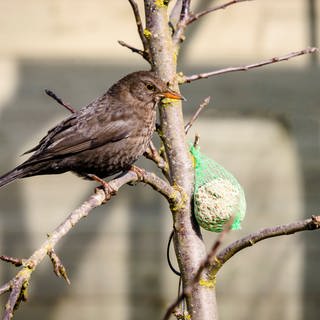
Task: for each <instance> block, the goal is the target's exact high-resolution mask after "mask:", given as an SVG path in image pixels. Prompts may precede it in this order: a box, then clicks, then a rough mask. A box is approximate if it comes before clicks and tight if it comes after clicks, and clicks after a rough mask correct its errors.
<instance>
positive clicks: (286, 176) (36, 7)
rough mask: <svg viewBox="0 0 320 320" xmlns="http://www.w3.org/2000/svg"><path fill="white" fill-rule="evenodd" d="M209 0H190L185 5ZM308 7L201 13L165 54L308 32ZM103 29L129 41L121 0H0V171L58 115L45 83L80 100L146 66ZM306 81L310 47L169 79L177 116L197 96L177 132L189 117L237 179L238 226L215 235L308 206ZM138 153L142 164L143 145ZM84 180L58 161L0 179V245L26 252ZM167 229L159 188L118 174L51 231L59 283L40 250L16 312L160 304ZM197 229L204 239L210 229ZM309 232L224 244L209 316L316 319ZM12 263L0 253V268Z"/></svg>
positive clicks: (319, 178)
mask: <svg viewBox="0 0 320 320" xmlns="http://www.w3.org/2000/svg"><path fill="white" fill-rule="evenodd" d="M219 3H222V2H221V1H205V0H197V1H196V0H194V1H193V5H194V8H196V9H197V10H198V9H199V8H204V7H206V6H210V5H215V4H219ZM139 4H140V5H142V1H139ZM141 8H142V6H141ZM196 9H195V10H196ZM319 14H320V4H319V1H316V0H282V1H277V0H260V1H252V2H244V3H241V4H238V5H234V6H232V7H230V8H228V9H226V10H222V11H219V12H216V13H214V14H211V15H208V16H207V17H205V18H203V19H202V20H201V21H199V23H197V24H195V25H194V27H193V28H191V29H190V30H189V32H188V41H187V42H186V43H185V44H184V45H183V51H182V56H181V60H180V64H179V70H182V71H184V72H185V73H186V74H191V73H194V72H204V71H208V70H214V69H218V68H220V67H227V66H233V65H241V64H245V63H251V62H256V61H260V60H263V59H266V58H270V57H273V56H277V55H281V54H286V53H288V52H290V51H295V50H299V49H302V48H304V47H307V46H309V45H316V44H317V43H319V24H317V18H318V17H319ZM117 40H124V41H127V42H129V43H130V44H132V45H137V46H138V47H140V43H139V39H138V36H137V33H136V27H135V24H134V19H133V16H132V12H131V8H130V6H129V4H128V3H127V1H103V0H92V1H76V0H68V1H63V0H29V1H22V0H11V1H1V2H0V150H1V152H0V168H1V172H5V171H7V170H9V169H11V168H12V167H13V166H15V165H16V164H18V163H20V162H21V161H23V160H24V159H25V158H24V157H19V155H20V154H22V153H23V152H24V151H25V150H27V149H30V148H31V147H32V146H34V145H35V144H36V143H37V142H38V141H39V140H40V138H41V137H42V136H43V135H44V134H45V133H46V131H47V130H48V129H49V128H50V127H52V126H53V125H55V124H56V123H57V122H58V121H60V120H61V119H63V118H64V117H65V116H66V115H67V112H66V110H64V109H63V108H61V107H60V106H58V105H57V104H56V103H55V102H54V101H53V100H51V99H50V98H48V97H47V96H46V95H45V94H44V89H45V88H50V89H52V90H53V91H55V92H56V93H57V94H58V95H59V96H61V97H62V98H63V99H64V100H65V101H67V102H69V103H70V104H72V105H73V106H74V107H81V106H83V105H86V104H87V103H89V102H90V101H91V100H92V99H93V98H95V97H96V96H98V95H99V94H101V93H102V92H103V91H104V90H105V88H107V87H109V86H110V85H111V84H112V83H113V82H115V81H116V80H118V79H119V78H120V77H122V76H123V75H125V74H127V73H129V72H131V71H134V70H137V69H145V68H147V65H146V64H145V63H144V62H143V61H142V60H141V59H140V57H139V56H137V55H134V54H132V53H131V52H129V51H128V50H126V49H125V48H122V47H120V46H119V45H118V44H117ZM319 84H320V73H319V63H318V58H317V57H316V56H313V57H311V56H303V57H300V58H297V59H294V60H291V61H289V62H284V63H281V64H277V65H271V66H269V67H264V68H261V69H257V70H253V71H250V72H246V73H234V74H228V75H224V76H220V77H217V78H211V79H208V80H201V81H198V82H196V83H192V84H189V85H184V86H183V87H182V88H181V90H182V92H183V94H184V96H186V97H187V98H188V101H187V102H186V103H185V106H184V110H185V115H186V121H187V120H188V119H189V118H190V116H191V114H192V113H193V112H194V110H195V109H196V107H197V105H198V104H199V103H200V102H201V100H202V99H203V98H205V97H206V96H208V95H211V96H212V103H211V104H210V106H209V107H208V108H207V110H206V111H205V112H204V113H203V114H202V117H201V118H200V119H199V120H198V121H197V123H196V124H195V126H194V128H193V129H192V132H191V133H190V140H192V139H193V135H194V133H195V132H198V133H199V134H200V136H201V150H202V151H203V152H204V153H206V154H207V155H208V156H210V157H212V158H213V159H215V160H216V161H218V162H220V163H221V164H222V165H223V166H224V167H226V168H227V169H229V170H230V171H231V172H233V173H234V174H235V175H236V177H237V178H238V180H239V181H240V182H241V184H242V185H243V187H244V189H245V192H246V197H247V204H248V210H247V217H246V220H245V221H244V223H243V226H242V230H241V231H236V232H232V233H231V234H229V235H228V236H227V239H226V240H225V243H224V245H226V244H227V243H229V242H231V241H232V240H234V239H237V238H239V237H241V236H242V235H246V234H248V233H250V232H253V231H256V230H258V229H259V228H262V227H267V226H272V225H276V224H281V223H288V222H291V221H294V220H297V219H303V218H305V217H310V216H311V215H312V214H319V208H320V199H319V191H320V164H319V155H320V143H319V139H320V131H319V119H320V118H319V105H320V94H319V89H320V85H319ZM139 164H140V165H141V166H144V167H147V168H149V169H150V170H153V169H154V167H153V165H152V164H151V163H150V162H148V161H147V160H143V161H140V163H139ZM94 187H95V184H94V183H92V182H88V181H84V180H81V179H79V178H78V177H75V176H73V175H72V174H64V175H57V176H49V177H48V176H42V177H34V178H31V179H25V180H21V181H17V182H14V183H12V184H11V185H9V186H7V187H5V188H3V189H1V190H0V253H1V254H7V255H11V256H18V257H28V256H29V255H30V254H31V253H32V252H33V251H34V250H35V249H36V248H37V247H39V246H40V244H41V243H42V242H43V241H44V240H45V238H46V234H47V233H50V231H52V230H53V229H54V228H55V227H56V226H57V225H58V224H59V223H60V222H61V221H62V220H63V219H64V218H65V217H66V215H67V214H68V213H69V212H70V211H71V210H72V209H74V208H76V207H77V206H78V205H79V204H80V203H81V202H82V201H84V200H85V199H86V198H87V197H88V195H90V194H91V193H92V191H93V189H94ZM170 231H171V217H170V212H169V210H168V206H167V204H166V202H165V201H164V200H163V199H161V197H160V196H158V195H157V194H155V193H154V192H153V191H152V190H150V188H149V187H147V186H142V185H138V186H136V187H129V186H126V187H124V188H123V189H122V190H121V191H120V192H119V194H118V196H117V197H116V198H114V199H112V201H111V202H109V203H108V204H107V205H105V206H102V207H100V208H99V209H97V210H95V212H94V213H93V214H92V215H91V216H90V217H89V218H88V219H85V220H83V221H82V222H81V223H80V224H79V225H78V226H76V227H75V228H74V229H73V230H72V232H70V233H69V234H68V235H67V236H66V237H65V239H64V240H63V241H61V242H60V244H59V246H58V248H57V253H58V254H59V256H60V257H61V259H62V260H63V262H64V264H65V266H66V267H67V270H68V272H69V277H70V280H71V286H68V285H66V284H65V283H64V282H63V281H62V280H60V279H57V278H56V276H55V275H54V274H53V272H52V267H51V265H50V262H49V261H48V260H49V259H46V261H45V262H44V263H42V264H41V265H40V267H39V269H38V270H37V271H36V272H35V273H34V275H33V277H32V281H31V285H30V294H29V296H30V299H29V302H28V303H27V304H23V306H22V307H21V309H20V310H19V311H18V312H17V314H16V319H48V320H55V319H78V320H83V319H119V320H138V319H139V320H140V319H160V318H161V317H162V316H163V313H164V310H165V309H166V307H167V306H168V305H169V303H171V302H172V301H173V299H174V298H175V297H176V294H177V286H178V279H177V277H176V276H174V275H173V274H172V273H171V272H170V270H169V268H168V266H167V263H166V258H165V250H166V243H167V239H168V236H169V233H170ZM204 236H205V238H206V241H207V243H208V245H210V244H211V243H213V241H214V239H215V238H216V235H215V234H212V233H209V232H204ZM319 240H320V235H319V234H318V233H317V232H314V233H307V232H306V233H303V234H298V235H293V236H289V237H282V238H278V239H273V240H268V241H265V242H263V243H259V244H257V245H255V246H254V247H252V248H249V249H247V250H244V251H242V252H241V253H240V254H238V255H237V256H235V257H234V258H233V259H232V260H230V261H229V262H228V263H227V264H226V265H225V267H224V268H223V269H222V271H221V272H220V273H219V275H218V279H217V299H218V303H219V313H220V318H221V319H226V320H229V319H235V318H237V319H238V320H251V319H252V320H253V319H260V320H261V319H276V320H277V319H279V320H280V319H281V320H284V319H288V320H289V319H290V320H302V319H308V320H309V319H318V314H319V308H320V307H319V299H320V276H319V272H318V270H319V267H320V249H319V245H318V244H319ZM15 272H16V270H15V269H14V268H13V267H11V266H9V265H7V264H4V263H1V264H0V280H1V283H4V282H6V281H7V280H8V279H10V277H12V276H13V275H14V274H15ZM1 301H2V305H3V303H4V301H5V300H3V299H2V300H1Z"/></svg>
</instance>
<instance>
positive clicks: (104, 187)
mask: <svg viewBox="0 0 320 320" xmlns="http://www.w3.org/2000/svg"><path fill="white" fill-rule="evenodd" d="M94 190H95V192H97V191H99V190H103V192H104V193H105V200H104V201H103V203H106V202H107V201H108V200H110V199H111V197H112V196H114V195H115V194H116V193H117V190H115V189H113V188H112V187H111V186H110V184H109V183H108V182H105V181H103V183H101V185H100V186H98V187H96V188H95V189H94Z"/></svg>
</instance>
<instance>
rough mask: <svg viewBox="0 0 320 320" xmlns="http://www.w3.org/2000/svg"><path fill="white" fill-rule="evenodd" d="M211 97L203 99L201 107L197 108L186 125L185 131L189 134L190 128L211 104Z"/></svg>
mask: <svg viewBox="0 0 320 320" xmlns="http://www.w3.org/2000/svg"><path fill="white" fill-rule="evenodd" d="M210 99H211V97H210V96H209V97H207V98H205V99H204V100H203V102H202V103H200V105H199V107H198V108H197V110H196V112H195V113H194V115H193V116H192V118H191V119H190V121H189V122H188V123H187V124H186V125H185V126H184V132H185V133H186V134H187V133H188V131H189V130H190V128H191V127H192V125H193V123H194V122H195V121H196V120H197V118H198V117H199V115H200V113H201V111H202V110H203V109H204V108H205V107H206V106H207V105H208V104H209V102H210Z"/></svg>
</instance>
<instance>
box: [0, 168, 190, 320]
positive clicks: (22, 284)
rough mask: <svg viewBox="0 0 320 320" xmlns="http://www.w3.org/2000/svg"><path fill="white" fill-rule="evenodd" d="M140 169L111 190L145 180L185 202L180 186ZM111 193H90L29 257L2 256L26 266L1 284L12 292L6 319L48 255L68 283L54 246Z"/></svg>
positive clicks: (175, 204)
mask: <svg viewBox="0 0 320 320" xmlns="http://www.w3.org/2000/svg"><path fill="white" fill-rule="evenodd" d="M140 172H141V173H142V176H140V175H138V174H137V173H136V172H135V171H129V172H127V173H125V174H123V175H121V176H120V177H118V178H116V179H113V180H112V181H110V182H109V185H110V187H111V188H112V190H115V191H118V190H119V188H120V187H121V186H123V185H124V184H127V183H132V182H139V181H142V182H144V183H146V184H148V185H150V186H151V187H152V188H153V189H155V190H156V191H158V192H159V193H160V194H162V195H163V196H164V197H165V198H166V199H167V200H168V202H169V203H170V206H171V207H177V208H178V207H179V206H182V205H183V203H184V197H183V195H182V193H181V192H180V191H179V190H178V189H175V188H173V187H171V186H170V185H169V184H168V183H167V182H166V181H164V180H162V179H161V178H159V177H158V176H156V175H155V174H154V173H151V172H147V171H145V170H142V169H140ZM111 195H112V194H106V191H103V190H101V189H96V193H95V194H93V195H92V196H90V197H89V199H88V200H87V201H85V202H84V203H83V204H82V205H81V206H80V207H78V208H77V209H75V210H74V211H72V212H71V213H70V214H69V216H68V217H67V218H66V219H65V220H64V221H63V222H62V223H61V224H60V225H59V226H58V227H57V228H56V229H55V230H54V231H53V232H52V233H51V234H50V235H49V236H48V239H47V240H46V241H45V242H43V243H42V245H41V246H40V248H39V249H37V250H36V251H35V252H34V253H33V254H32V255H31V256H30V257H29V258H28V259H23V260H19V261H18V259H13V258H10V257H6V256H2V258H3V259H2V260H5V261H7V262H12V263H14V262H17V261H18V262H20V261H21V262H22V265H23V268H22V269H21V270H20V271H19V272H18V273H17V275H16V276H15V277H14V278H13V279H12V280H11V281H9V282H8V283H6V284H4V285H3V286H2V287H0V294H4V293H5V292H8V291H11V293H10V296H9V298H8V301H7V303H6V308H5V314H4V318H3V319H6V320H9V319H11V318H12V316H13V312H14V310H15V309H16V308H17V307H18V305H19V303H20V302H21V301H24V300H25V299H26V290H27V287H28V284H29V280H30V278H31V275H32V273H33V271H35V269H36V268H37V266H38V265H39V264H40V262H41V261H42V260H43V259H44V258H45V256H46V255H49V257H50V259H51V261H52V263H53V267H54V271H55V273H56V274H57V275H58V276H60V277H61V276H62V277H63V278H65V280H66V281H67V282H68V283H69V279H68V277H67V274H66V270H65V268H64V267H63V265H62V263H61V260H60V259H59V257H58V256H57V255H56V254H55V252H54V250H53V249H54V247H55V246H56V245H57V243H58V242H59V241H60V240H61V239H62V238H63V237H64V236H65V235H66V234H67V233H68V232H69V231H70V230H71V229H72V228H73V227H74V226H75V225H76V224H77V223H79V221H80V220H81V219H82V218H84V217H87V216H88V215H89V213H90V212H91V211H92V209H94V208H96V207H98V206H100V205H101V204H103V203H104V202H106V201H108V200H109V199H110V198H111Z"/></svg>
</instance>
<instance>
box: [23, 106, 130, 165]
mask: <svg viewBox="0 0 320 320" xmlns="http://www.w3.org/2000/svg"><path fill="white" fill-rule="evenodd" d="M123 113H126V111H125V109H124V110H123V112H122V114H121V115H122V116H117V117H114V116H113V115H112V114H110V113H104V114H99V116H97V114H96V113H92V114H88V113H86V114H81V115H79V114H73V115H72V116H70V117H69V118H67V119H66V120H65V121H63V122H62V123H61V124H60V125H58V126H56V127H55V128H53V129H51V130H50V131H49V132H48V134H47V135H46V136H45V137H44V138H43V139H42V140H41V141H40V142H39V144H38V145H37V146H36V147H34V148H33V149H31V150H29V151H28V152H33V151H35V153H34V154H33V155H32V156H31V158H30V162H38V161H43V160H47V159H52V158H56V157H60V156H63V155H67V154H75V153H78V152H81V151H84V150H89V149H93V148H96V147H98V146H101V145H103V144H106V143H110V142H116V141H119V140H121V139H124V138H126V137H129V136H130V133H131V129H130V128H132V126H134V122H135V121H136V119H133V117H132V116H131V117H126V116H125V117H123ZM124 119H125V120H124ZM28 152H27V153H28Z"/></svg>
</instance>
